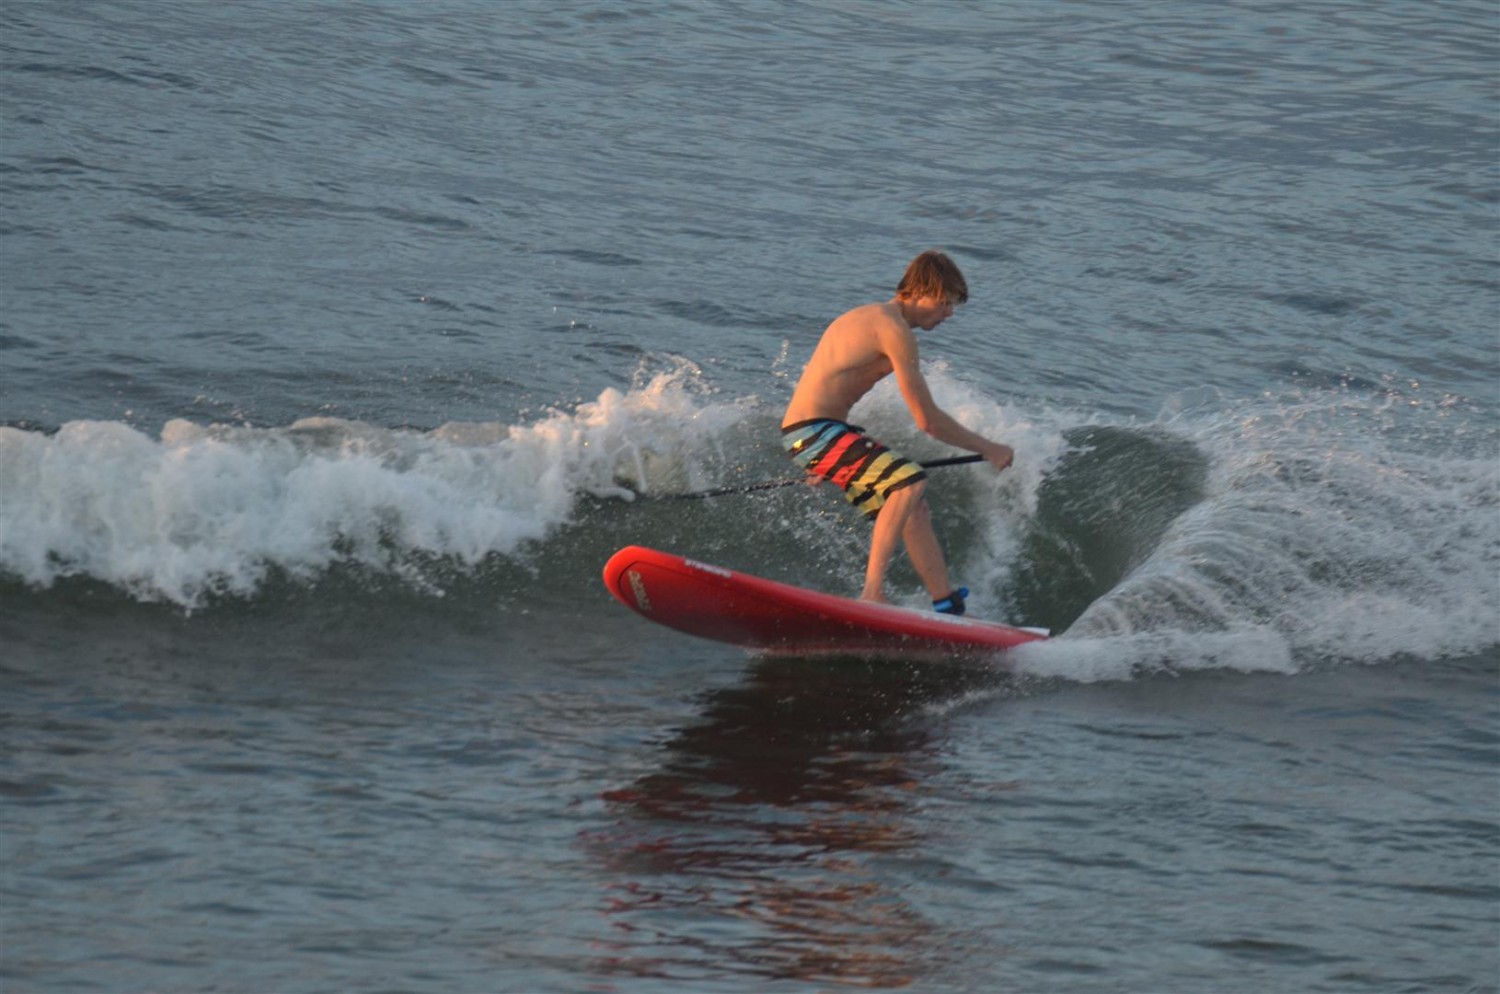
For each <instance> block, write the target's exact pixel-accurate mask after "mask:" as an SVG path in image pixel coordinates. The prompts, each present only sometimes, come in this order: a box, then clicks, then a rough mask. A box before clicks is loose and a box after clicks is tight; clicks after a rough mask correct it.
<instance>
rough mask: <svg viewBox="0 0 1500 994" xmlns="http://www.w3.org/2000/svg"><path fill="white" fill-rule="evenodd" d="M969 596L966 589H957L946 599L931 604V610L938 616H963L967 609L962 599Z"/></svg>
mask: <svg viewBox="0 0 1500 994" xmlns="http://www.w3.org/2000/svg"><path fill="white" fill-rule="evenodd" d="M967 596H969V588H968V587H959V588H958V589H957V590H955V591H953V592H952V593H951V594H949V595H948V596H947V597H944V598H942V599H940V600H935V601H933V602H932V609H933V610H934V611H936V612H937V613H938V614H963V613H964V611H965V610H967V607H966V606H965V604H964V598H965V597H967Z"/></svg>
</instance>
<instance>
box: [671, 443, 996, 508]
mask: <svg viewBox="0 0 1500 994" xmlns="http://www.w3.org/2000/svg"><path fill="white" fill-rule="evenodd" d="M983 461H984V456H981V455H979V454H978V453H975V454H973V455H967V456H949V457H948V458H947V459H934V460H933V461H932V462H924V463H923V464H922V468H923V469H936V468H937V467H939V466H959V465H962V464H964V463H971V462H983ZM805 482H807V477H805V476H799V477H797V478H796V479H792V480H767V481H766V482H764V483H751V484H749V485H747V486H743V487H720V488H718V489H717V490H695V491H693V492H691V493H685V494H643V495H642V496H645V497H649V498H651V499H653V500H703V499H704V498H706V497H728V496H730V495H731V494H750V493H755V492H756V491H758V490H775V489H777V488H779V487H790V486H793V485H795V484H798V483H805Z"/></svg>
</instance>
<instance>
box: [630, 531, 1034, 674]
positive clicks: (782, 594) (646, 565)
mask: <svg viewBox="0 0 1500 994" xmlns="http://www.w3.org/2000/svg"><path fill="white" fill-rule="evenodd" d="M604 585H605V586H606V587H608V588H609V592H610V593H611V594H614V596H615V597H616V599H618V600H619V601H620V603H622V604H624V605H625V606H626V607H628V608H630V609H631V610H633V611H635V612H637V613H638V614H640V615H641V616H642V617H645V618H649V619H650V620H652V621H654V622H656V623H657V624H661V625H666V626H667V627H668V628H675V629H677V630H678V631H681V632H687V633H688V634H689V635H697V636H699V637H701V638H707V639H716V640H718V641H720V642H730V643H733V644H735V645H740V646H744V647H746V648H749V649H758V650H760V651H763V652H768V653H773V654H777V655H783V654H784V655H844V654H850V655H882V656H898V657H907V656H920V657H969V656H984V655H990V654H993V653H997V652H1000V651H1002V650H1005V649H1009V648H1011V647H1013V646H1017V645H1020V644H1021V643H1023V642H1033V641H1036V640H1038V639H1044V638H1046V637H1047V632H1046V631H1045V630H1044V629H1040V628H1015V627H1012V626H1010V625H1001V624H997V623H995V622H992V621H980V620H977V619H974V618H955V617H953V616H952V615H946V614H938V613H936V612H933V611H917V610H913V609H911V608H905V607H897V606H895V605H891V604H872V603H870V602H869V601H859V600H852V599H850V598H848V597H836V596H834V595H833V594H824V593H819V592H818V591H816V590H804V589H803V588H801V587H794V586H791V585H789V584H785V583H777V582H776V581H775V580H766V579H763V578H761V577H758V576H751V575H749V574H748V573H739V572H736V571H734V570H730V569H725V568H723V567H722V566H712V565H710V564H708V563H701V562H698V561H696V560H693V559H687V558H684V557H683V556H677V555H673V554H672V553H669V552H658V551H656V550H655V549H647V548H643V547H641V546H638V545H632V546H627V547H626V548H624V549H621V550H620V551H619V552H616V553H615V554H614V555H613V556H611V557H610V560H609V562H608V563H606V564H605V566H604Z"/></svg>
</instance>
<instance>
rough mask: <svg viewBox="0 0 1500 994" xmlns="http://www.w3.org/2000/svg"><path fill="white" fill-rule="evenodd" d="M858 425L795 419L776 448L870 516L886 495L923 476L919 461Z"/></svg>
mask: <svg viewBox="0 0 1500 994" xmlns="http://www.w3.org/2000/svg"><path fill="white" fill-rule="evenodd" d="M864 431H865V430H864V429H863V428H861V427H859V426H858V425H851V424H845V423H844V422H842V421H834V420H833V419H831V418H816V419H814V420H812V421H798V422H797V423H796V424H791V425H787V426H786V427H785V428H783V429H781V447H782V448H784V449H786V451H787V452H788V453H790V454H791V457H792V461H793V462H795V463H796V464H797V465H799V466H801V467H802V468H803V469H805V470H807V472H808V473H809V474H810V475H812V476H819V477H822V478H823V479H825V480H830V481H832V482H833V483H835V484H837V485H838V486H839V487H840V488H842V489H843V491H844V499H845V500H847V501H848V502H849V503H850V504H853V505H854V506H855V507H857V508H859V509H860V510H861V511H863V512H864V514H865V516H866V517H868V518H874V517H875V515H877V514H879V513H880V509H881V508H882V507H884V506H885V501H886V498H887V497H889V496H890V495H891V494H892V493H894V492H896V491H897V490H900V489H901V488H902V487H909V486H911V485H912V484H913V483H916V482H917V481H919V480H925V479H927V473H926V472H925V471H924V470H923V469H922V466H921V464H919V463H914V462H912V461H911V460H910V459H907V458H906V457H904V456H901V455H899V454H897V453H895V452H892V451H891V450H890V449H888V448H886V447H885V446H884V445H881V444H880V443H879V442H877V441H875V440H874V439H873V438H866V437H865V434H864Z"/></svg>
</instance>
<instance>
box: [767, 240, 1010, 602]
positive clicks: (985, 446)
mask: <svg viewBox="0 0 1500 994" xmlns="http://www.w3.org/2000/svg"><path fill="white" fill-rule="evenodd" d="M968 299H969V287H968V284H967V283H966V282H965V281H964V277H963V274H962V273H961V272H959V269H958V266H957V265H956V264H955V263H954V262H953V260H952V259H950V258H949V257H948V256H947V255H945V254H943V253H942V252H935V251H929V252H923V253H922V254H921V255H919V256H917V257H916V258H915V259H913V260H912V261H911V264H910V265H908V266H907V267H906V273H905V274H904V275H903V276H902V277H901V282H900V283H899V284H898V285H897V287H896V296H895V297H893V298H892V299H890V300H888V301H886V302H884V303H875V304H865V305H863V306H861V307H856V308H854V310H852V311H849V312H847V313H846V314H843V315H842V316H840V317H839V318H837V319H836V320H835V321H834V322H833V323H832V324H830V325H829V326H828V328H827V329H826V330H825V331H824V332H823V337H822V339H820V340H819V342H818V345H817V348H816V349H814V350H813V354H812V358H811V359H809V360H808V362H807V365H806V367H804V368H803V370H802V377H801V379H799V380H798V381H797V388H796V390H794V391H793V392H792V400H791V403H790V404H788V405H787V409H786V414H785V415H783V417H782V419H781V435H782V445H783V447H784V448H785V449H786V450H787V452H788V453H790V455H791V457H792V459H793V460H795V461H796V462H797V464H798V465H800V466H802V467H803V469H805V470H806V471H807V474H808V479H809V482H813V483H821V482H823V481H824V480H831V481H832V482H833V483H835V484H837V485H838V486H839V487H841V488H842V489H843V491H844V497H845V499H846V500H848V501H849V503H851V504H853V505H854V506H855V507H857V508H859V509H860V510H862V511H863V512H864V513H865V515H866V517H868V518H871V519H872V520H873V521H874V522H875V531H874V534H873V535H872V536H871V539H870V561H869V564H868V566H867V567H866V569H865V586H864V591H863V592H862V593H861V594H860V598H861V599H862V600H868V601H879V602H885V601H886V596H885V576H886V571H887V570H888V569H889V567H890V563H891V557H892V556H894V555H895V552H896V542H897V540H898V539H900V540H901V541H903V542H904V543H905V544H906V553H907V555H908V556H910V557H911V562H912V566H913V567H914V568H915V569H916V571H917V575H918V576H919V577H921V579H922V584H923V586H925V587H926V588H927V592H928V594H929V595H930V596H931V597H932V603H933V607H934V608H935V609H936V610H938V611H943V612H945V613H949V614H963V613H964V598H965V597H966V596H967V595H968V591H967V590H964V589H962V588H959V589H954V588H953V587H952V586H951V585H950V584H949V581H948V564H947V561H946V560H945V559H944V558H943V550H942V546H940V545H939V544H938V540H937V534H936V533H935V532H934V531H933V529H932V516H931V514H930V513H929V511H928V509H927V500H926V497H925V496H924V492H925V491H926V488H927V483H926V480H927V474H926V473H925V472H924V471H923V470H922V467H921V466H920V465H918V464H917V463H915V462H912V461H911V460H909V459H907V458H905V457H904V456H902V455H900V454H899V453H897V452H895V451H893V450H891V449H890V448H888V447H886V446H885V445H882V444H881V443H880V442H877V441H876V440H875V439H873V438H870V437H868V436H867V435H866V434H865V432H864V429H863V428H860V427H859V426H857V425H851V424H849V423H848V422H847V421H846V420H845V419H846V418H847V417H848V416H849V410H850V408H852V407H853V406H854V404H855V402H856V401H857V400H859V399H860V398H861V397H863V396H864V395H865V394H867V393H869V392H870V389H871V388H872V387H874V386H875V384H876V383H878V382H880V381H881V380H882V379H884V378H885V377H886V376H887V375H888V374H890V373H892V372H894V373H895V374H896V385H897V386H898V387H899V388H900V390H901V396H902V398H903V399H905V401H906V406H907V407H908V408H910V409H911V414H912V418H913V419H914V420H915V422H916V425H917V427H918V428H919V429H921V430H922V431H923V432H925V433H927V434H928V435H931V436H932V437H933V438H936V439H937V440H938V441H940V442H946V443H948V444H949V445H953V446H957V447H959V448H962V449H968V450H969V451H971V452H977V453H979V454H980V455H982V456H984V458H985V459H986V460H987V461H988V462H989V463H990V464H991V465H993V466H994V467H995V468H996V469H1001V470H1003V469H1005V468H1006V467H1008V466H1010V464H1011V461H1012V460H1013V459H1014V458H1015V453H1014V452H1013V451H1012V450H1011V448H1010V447H1009V446H1007V445H1001V444H1000V443H999V442H994V441H991V440H990V439H987V438H985V437H983V436H982V435H977V434H975V433H974V432H972V431H970V430H969V429H967V428H965V427H964V426H963V425H961V424H959V423H958V422H957V421H955V420H954V419H953V418H952V416H950V415H949V414H948V413H947V412H946V411H944V410H943V409H942V408H940V407H938V406H937V404H936V403H935V402H934V401H933V399H932V392H931V391H930V390H929V389H928V387H927V380H926V379H925V378H923V376H922V370H921V368H920V366H919V364H918V361H917V337H916V333H915V329H917V328H921V329H922V330H923V331H931V330H932V329H934V328H936V327H937V326H938V325H940V324H942V323H943V322H944V321H945V320H947V319H948V318H949V317H951V316H952V315H953V309H954V307H956V306H957V305H959V304H962V303H964V302H965V301H967V300H968Z"/></svg>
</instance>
